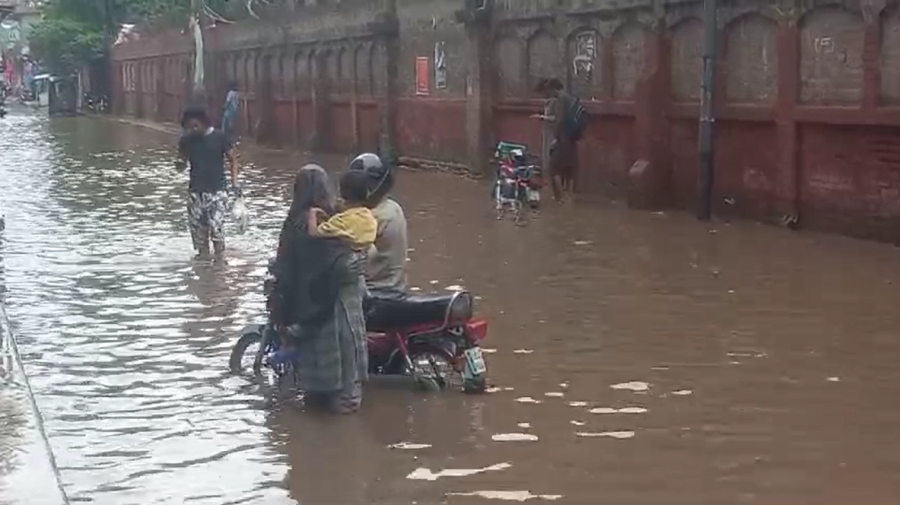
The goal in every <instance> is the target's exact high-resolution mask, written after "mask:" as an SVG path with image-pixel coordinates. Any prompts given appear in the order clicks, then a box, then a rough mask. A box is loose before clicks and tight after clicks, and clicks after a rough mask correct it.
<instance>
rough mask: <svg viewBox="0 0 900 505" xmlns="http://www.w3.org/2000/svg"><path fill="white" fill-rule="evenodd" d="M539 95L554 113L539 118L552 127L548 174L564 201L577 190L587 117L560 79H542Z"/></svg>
mask: <svg viewBox="0 0 900 505" xmlns="http://www.w3.org/2000/svg"><path fill="white" fill-rule="evenodd" d="M538 86H539V92H540V93H541V94H542V95H543V96H544V97H545V98H546V99H547V110H550V111H551V114H542V115H540V116H539V118H540V119H542V120H543V121H544V122H545V124H549V125H551V128H550V131H552V135H553V138H552V140H551V141H550V146H549V148H548V151H549V152H548V154H547V157H548V160H547V165H546V166H547V172H548V173H549V175H550V178H551V179H550V180H551V186H552V189H553V197H554V198H555V199H556V200H557V201H563V200H565V199H567V198H568V196H570V194H571V193H572V192H573V191H574V189H575V170H576V169H577V167H578V141H579V140H580V139H581V135H583V133H584V128H585V126H586V122H585V121H586V119H587V116H586V115H585V112H584V108H583V107H582V106H581V103H580V102H579V100H578V99H577V98H575V97H574V96H572V95H571V94H569V93H568V92H567V91H565V90H564V89H563V84H562V82H561V81H560V80H559V79H557V78H555V77H554V78H551V79H546V80H542V81H541V83H539V85H538Z"/></svg>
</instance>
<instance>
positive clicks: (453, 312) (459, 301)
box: [447, 291, 475, 326]
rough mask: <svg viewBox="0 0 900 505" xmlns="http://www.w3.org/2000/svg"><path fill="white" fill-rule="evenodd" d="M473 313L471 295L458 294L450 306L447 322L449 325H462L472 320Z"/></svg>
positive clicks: (473, 307)
mask: <svg viewBox="0 0 900 505" xmlns="http://www.w3.org/2000/svg"><path fill="white" fill-rule="evenodd" d="M474 313H475V306H474V301H473V300H472V295H471V294H469V293H466V292H465V291H463V292H460V293H458V294H457V295H456V297H455V298H454V299H453V302H452V303H451V304H450V309H449V313H448V315H447V322H448V323H449V324H451V325H454V326H455V325H462V324H466V323H467V322H469V320H471V319H472V315H473V314H474Z"/></svg>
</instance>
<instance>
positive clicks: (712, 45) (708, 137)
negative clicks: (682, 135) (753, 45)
mask: <svg viewBox="0 0 900 505" xmlns="http://www.w3.org/2000/svg"><path fill="white" fill-rule="evenodd" d="M716 10H717V6H716V0H703V81H702V83H701V94H700V132H699V135H698V137H699V146H698V147H699V149H698V150H699V152H700V170H699V180H698V189H699V192H700V195H699V196H700V205H699V207H698V208H697V219H699V220H701V221H708V220H709V219H710V218H711V217H712V196H713V195H712V193H713V157H714V149H713V124H714V123H715V117H714V116H713V86H714V79H715V63H716V53H717V52H718V46H717V40H716V30H717V25H716V23H717V20H716V18H717V15H716V14H717V12H716Z"/></svg>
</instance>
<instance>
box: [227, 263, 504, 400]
mask: <svg viewBox="0 0 900 505" xmlns="http://www.w3.org/2000/svg"><path fill="white" fill-rule="evenodd" d="M272 286H273V282H272V276H271V275H270V276H269V278H268V279H267V280H266V288H265V290H266V293H267V295H268V294H269V293H271V289H272ZM364 309H365V314H366V330H367V341H368V353H369V372H370V373H371V374H375V375H407V376H412V377H413V379H414V380H415V382H416V384H418V385H419V386H420V387H422V388H424V389H448V388H456V389H461V390H463V391H465V392H469V393H478V392H483V391H484V390H485V388H486V385H487V384H486V377H487V365H486V364H485V361H484V354H483V352H482V350H481V347H480V343H481V342H482V341H483V340H484V339H485V338H486V337H487V326H488V323H487V321H485V320H483V319H475V318H474V317H473V313H474V302H473V298H472V295H471V294H469V293H467V292H465V291H458V292H455V293H453V294H448V295H431V296H419V295H409V294H402V295H396V294H390V295H384V294H379V293H372V294H371V295H370V296H369V297H368V298H367V299H366V300H365V304H364ZM280 344H281V339H280V338H279V337H278V331H277V328H275V327H274V325H272V324H271V322H269V323H266V324H253V325H249V326H247V327H245V328H244V329H243V331H241V336H240V338H239V339H238V341H237V342H236V343H235V345H234V347H233V348H232V350H231V357H230V359H229V366H230V368H231V371H232V372H233V373H242V372H243V371H244V370H246V369H247V368H249V369H251V370H252V372H253V375H254V376H256V377H257V378H258V379H262V380H264V381H265V382H274V383H275V385H276V386H277V388H278V389H282V388H283V387H284V385H285V384H284V383H285V382H287V381H286V379H291V380H293V378H294V376H293V370H294V368H295V367H294V363H293V362H292V361H291V360H288V361H287V362H283V361H279V362H277V363H276V362H275V360H272V359H270V357H271V356H273V355H274V354H275V353H277V352H278V349H279V346H280ZM253 347H256V350H255V351H250V352H248V350H249V349H251V348H253ZM248 358H252V361H251V362H250V363H248V365H249V366H248V367H245V366H244V361H245V360H247V359H248ZM267 373H269V375H270V377H266V374H267Z"/></svg>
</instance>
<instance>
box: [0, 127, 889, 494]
mask: <svg viewBox="0 0 900 505" xmlns="http://www.w3.org/2000/svg"><path fill="white" fill-rule="evenodd" d="M173 144H174V138H173V137H172V136H171V135H169V134H165V133H161V132H158V131H153V130H148V129H146V128H140V127H136V126H130V125H123V124H120V123H117V122H114V121H111V120H105V119H93V118H78V119H60V120H54V121H53V122H50V121H48V120H46V119H41V118H38V117H35V116H22V115H15V114H14V115H11V116H8V117H7V118H6V119H5V120H4V121H0V157H2V163H0V212H3V213H5V214H6V230H5V231H4V232H2V237H3V246H2V247H3V250H2V261H3V268H4V271H3V278H2V283H4V284H5V285H6V292H5V294H4V300H5V301H6V303H7V305H8V311H9V313H10V318H11V320H12V321H13V323H14V325H15V327H16V330H17V331H18V334H19V336H20V342H19V347H20V349H21V351H22V353H23V356H22V357H23V361H24V362H25V367H26V369H27V371H28V374H29V376H30V377H31V382H32V386H33V388H34V390H35V394H36V397H37V403H38V405H39V407H40V409H41V410H42V412H43V415H44V417H45V420H46V428H47V431H48V435H49V438H50V442H51V445H52V448H53V450H54V452H55V454H56V458H57V462H58V464H59V467H60V472H61V476H62V482H63V484H64V486H65V490H66V492H67V493H68V495H69V498H70V499H71V500H72V502H73V503H93V504H103V505H107V504H108V505H125V504H181V503H192V504H204V505H205V504H210V505H213V504H215V505H220V504H225V503H235V504H236V503H241V504H257V503H259V504H263V503H265V504H279V503H297V502H299V503H302V504H316V505H325V504H350V503H353V504H388V503H390V504H400V503H418V504H430V503H450V504H455V503H459V504H470V503H471V504H481V503H500V502H503V501H505V500H506V501H509V500H511V501H518V500H526V499H528V500H531V502H532V503H535V502H536V503H541V502H547V503H557V504H595V503H615V504H657V503H671V504H682V503H684V504H721V503H748V504H750V503H816V504H845V503H851V502H852V503H871V504H874V503H889V502H893V501H895V499H896V497H897V496H900V441H898V440H897V438H896V437H895V436H894V435H893V430H894V429H895V428H896V426H897V424H898V422H900V407H898V406H897V402H896V398H898V397H900V371H898V370H900V367H898V366H897V362H898V361H900V337H898V336H897V328H898V322H900V321H898V319H900V318H898V316H897V313H898V312H897V307H898V301H900V251H898V250H897V249H895V248H893V247H890V246H885V245H880V244H874V243H868V242H860V241H854V240H849V239H845V238H841V237H834V236H821V235H815V234H805V233H804V234H795V233H791V232H789V231H785V230H780V229H776V228H771V227H766V226H762V225H756V224H753V223H746V222H740V223H732V224H728V223H722V222H719V223H716V224H714V225H713V227H712V228H711V229H710V228H709V227H707V226H706V225H702V224H698V223H697V222H696V221H694V220H693V219H691V218H690V217H689V216H687V215H684V214H679V213H668V214H652V213H643V212H631V211H628V210H625V209H623V208H622V207H621V205H619V204H617V203H615V202H580V203H577V204H574V205H569V206H565V207H556V206H553V205H548V206H546V208H545V209H544V210H543V211H542V212H541V213H540V215H538V216H536V217H535V218H534V219H532V220H531V222H530V223H529V224H528V225H527V226H522V227H517V226H515V225H514V224H513V223H512V222H511V221H497V220H496V219H495V217H494V213H493V211H492V210H491V208H490V204H489V201H488V197H487V190H486V189H485V188H484V187H483V186H481V185H479V183H476V182H473V181H469V180H465V179H461V178H458V177H454V176H450V175H442V174H428V173H416V172H404V173H402V175H401V178H400V182H399V186H398V191H397V193H398V197H399V199H400V200H401V202H402V203H403V205H404V206H405V208H406V211H407V215H408V217H409V220H410V243H411V248H412V250H411V251H410V259H411V262H410V272H411V278H412V281H413V284H415V285H416V286H417V287H419V288H420V289H421V290H422V291H429V290H442V289H445V288H446V287H448V286H452V285H463V286H465V287H466V288H468V289H470V290H471V291H473V292H474V293H475V294H477V295H478V296H479V301H478V304H479V305H478V311H479V313H480V314H481V315H483V316H485V317H487V318H489V319H490V322H491V327H490V332H489V336H488V339H489V340H488V343H487V344H486V345H487V346H488V347H490V348H491V350H493V351H494V352H492V353H491V354H489V355H488V359H489V367H490V372H491V376H492V379H493V382H494V385H495V386H496V389H495V390H492V391H494V392H492V393H491V394H487V395H484V396H465V395H462V394H456V393H445V394H440V395H423V394H417V393H414V392H412V391H410V390H408V389H407V388H406V387H405V386H404V387H396V385H393V384H392V385H384V384H373V385H370V386H369V387H368V388H367V391H366V396H365V400H364V407H363V410H362V412H361V413H360V414H359V415H358V416H355V417H350V418H340V419H334V418H326V417H322V416H319V415H314V414H311V413H308V412H304V411H303V410H302V408H301V407H300V406H284V407H281V408H273V407H270V406H267V404H266V403H265V402H264V401H262V397H261V396H260V394H259V392H258V390H257V389H256V388H255V387H254V386H253V385H251V384H248V383H247V382H246V381H245V380H244V379H242V378H240V377H232V376H229V375H228V374H227V371H226V364H227V363H226V362H227V357H228V352H229V349H230V346H231V344H232V342H233V339H234V338H235V334H236V331H237V330H238V329H239V328H240V327H242V326H243V325H244V324H245V323H248V322H255V321H258V320H259V318H260V316H261V314H262V309H263V300H262V296H261V283H262V276H263V274H264V266H265V263H266V261H267V259H268V258H269V257H270V256H271V254H272V251H273V250H274V244H275V240H276V233H277V230H278V228H279V225H280V221H281V219H282V218H283V216H284V212H285V211H286V208H287V207H286V206H287V188H288V187H289V185H290V180H291V178H292V176H293V173H292V170H293V169H296V168H298V167H299V166H300V165H301V164H302V163H303V162H305V161H307V160H308V159H310V158H309V157H308V156H304V155H300V154H296V153H286V152H277V151H271V150H262V149H253V148H249V147H247V148H244V149H242V157H243V160H244V161H245V162H246V163H247V165H246V167H245V172H244V176H243V179H244V181H245V184H246V186H245V188H246V189H245V193H246V195H247V196H248V204H249V205H250V211H251V213H252V222H251V229H250V230H249V231H248V232H247V233H246V234H245V235H243V236H239V237H235V238H234V239H233V240H231V241H230V242H229V247H230V250H229V253H228V260H227V263H226V264H208V263H203V262H197V261H194V260H192V258H191V256H192V251H191V246H190V240H189V237H188V234H187V232H186V229H185V222H184V211H183V209H184V197H183V195H184V191H185V190H184V188H185V185H186V176H185V175H183V174H180V173H178V172H176V171H175V170H174V169H173V168H172V163H171V160H172V156H173V149H172V146H173ZM324 161H325V162H326V163H325V164H326V165H327V166H328V167H331V168H334V167H336V166H338V165H339V163H340V159H339V158H328V157H326V158H325V159H324ZM0 408H5V407H0ZM3 433H4V434H7V433H9V431H8V430H7V431H4V432H3ZM6 436H7V437H11V438H10V439H11V440H15V437H16V435H15V434H14V432H13V435H11V436H10V435H6ZM398 444H399V445H398ZM0 501H2V500H0Z"/></svg>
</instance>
